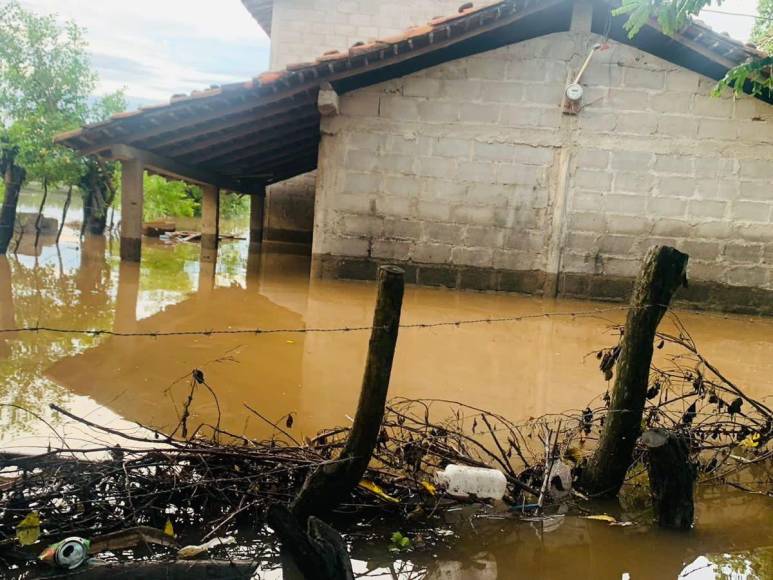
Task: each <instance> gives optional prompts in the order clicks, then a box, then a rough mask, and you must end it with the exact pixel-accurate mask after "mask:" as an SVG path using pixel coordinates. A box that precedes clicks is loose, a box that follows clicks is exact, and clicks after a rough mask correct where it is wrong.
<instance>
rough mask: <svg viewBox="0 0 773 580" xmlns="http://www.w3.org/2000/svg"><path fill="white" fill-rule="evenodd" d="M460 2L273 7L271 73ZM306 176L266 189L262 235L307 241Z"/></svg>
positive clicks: (359, 1) (338, 1)
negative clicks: (265, 220) (266, 205)
mask: <svg viewBox="0 0 773 580" xmlns="http://www.w3.org/2000/svg"><path fill="white" fill-rule="evenodd" d="M461 4H462V0H393V1H391V2H376V1H375V0H282V1H281V2H276V3H275V4H274V13H273V17H272V29H271V69H272V70H279V69H282V68H284V67H285V66H287V65H288V64H291V63H296V62H308V61H313V60H314V59H315V58H317V57H318V56H320V55H321V54H322V53H324V52H326V51H328V50H346V49H348V48H349V47H350V46H352V45H353V44H354V43H356V42H359V41H367V40H369V39H373V38H377V37H378V38H383V37H385V36H390V35H394V34H399V33H400V32H402V31H403V30H404V29H406V28H408V27H409V26H413V25H420V24H424V23H425V22H427V21H428V20H430V19H431V18H433V17H435V16H443V15H448V14H453V13H454V12H455V11H456V10H457V9H458V7H459V6H460V5H461ZM314 180H315V174H314V173H311V174H308V175H305V176H302V177H300V178H296V179H290V180H287V181H285V182H283V183H281V184H277V185H275V186H272V187H270V188H269V190H268V198H267V199H268V211H267V213H266V219H267V223H266V234H265V235H266V237H267V239H270V240H280V241H296V242H304V241H305V242H308V241H310V240H311V231H312V227H313V223H314V219H313V216H314Z"/></svg>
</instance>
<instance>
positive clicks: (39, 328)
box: [0, 306, 631, 338]
mask: <svg viewBox="0 0 773 580" xmlns="http://www.w3.org/2000/svg"><path fill="white" fill-rule="evenodd" d="M630 308H631V307H630V306H611V307H607V308H594V309H590V310H581V311H576V312H545V313H543V314H524V315H520V316H502V317H494V318H473V319H466V320H449V321H440V322H414V323H410V324H401V325H400V328H402V329H411V328H419V329H423V328H441V327H451V326H467V325H472V324H496V323H504V322H520V321H524V320H535V319H540V318H574V317H578V316H596V315H599V314H605V313H609V312H622V311H627V310H630ZM373 329H374V327H373V326H372V325H371V326H343V327H336V328H227V329H208V330H206V329H205V330H170V331H165V330H157V331H145V332H121V331H117V330H107V329H101V328H95V329H80V328H57V327H52V326H43V325H35V326H22V327H18V328H2V329H0V334H13V333H17V332H19V333H21V332H50V333H55V334H83V335H90V336H116V337H153V338H158V337H168V336H217V335H232V334H242V335H243V334H254V335H261V334H322V333H334V332H363V331H367V330H373Z"/></svg>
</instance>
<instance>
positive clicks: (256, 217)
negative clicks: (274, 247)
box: [250, 187, 266, 248]
mask: <svg viewBox="0 0 773 580" xmlns="http://www.w3.org/2000/svg"><path fill="white" fill-rule="evenodd" d="M265 205H266V188H265V187H262V188H260V191H258V192H256V193H254V194H252V195H251V196H250V247H252V248H254V247H256V246H259V245H260V244H262V243H263V218H264V216H265Z"/></svg>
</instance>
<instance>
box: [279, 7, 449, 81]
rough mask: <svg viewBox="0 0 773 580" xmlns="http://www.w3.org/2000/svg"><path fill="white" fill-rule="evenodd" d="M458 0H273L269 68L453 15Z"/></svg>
mask: <svg viewBox="0 0 773 580" xmlns="http://www.w3.org/2000/svg"><path fill="white" fill-rule="evenodd" d="M462 4H463V0H391V1H390V2H378V1H376V0H282V1H281V2H276V3H274V15H273V19H272V25H271V68H272V69H279V68H283V67H285V66H286V65H288V64H290V63H294V62H307V61H309V60H312V61H313V60H314V59H315V58H316V57H318V56H319V55H321V54H322V53H323V52H325V51H328V50H344V49H347V48H349V47H350V46H352V45H353V44H354V43H356V42H360V41H368V40H372V39H376V38H383V37H386V36H392V35H395V34H400V33H401V32H402V31H403V30H405V29H406V28H408V27H409V26H415V25H421V24H425V23H426V22H427V21H429V20H430V19H432V18H434V17H435V16H447V15H449V14H453V13H454V12H455V11H456V10H457V9H458V8H459V6H460V5H462Z"/></svg>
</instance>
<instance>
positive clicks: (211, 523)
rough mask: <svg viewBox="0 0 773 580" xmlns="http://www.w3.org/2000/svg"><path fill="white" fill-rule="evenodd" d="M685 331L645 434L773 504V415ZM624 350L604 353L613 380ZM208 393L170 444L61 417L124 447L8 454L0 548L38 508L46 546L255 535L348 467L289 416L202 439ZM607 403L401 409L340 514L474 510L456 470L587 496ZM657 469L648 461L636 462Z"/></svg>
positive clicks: (652, 393)
mask: <svg viewBox="0 0 773 580" xmlns="http://www.w3.org/2000/svg"><path fill="white" fill-rule="evenodd" d="M676 325H677V329H678V332H677V333H676V334H674V335H670V334H663V333H661V334H659V335H658V338H659V341H660V343H659V344H658V345H657V346H658V348H660V349H666V350H665V351H664V352H667V353H670V354H669V355H668V356H667V357H666V359H667V361H668V362H667V364H666V365H664V366H662V368H661V367H653V368H652V372H651V377H650V387H649V391H648V393H647V398H648V405H647V410H646V413H645V419H644V421H643V425H642V430H643V431H644V430H646V429H650V428H667V429H669V430H677V431H680V432H683V433H684V434H686V435H687V436H688V437H689V441H690V443H691V454H692V457H693V458H694V460H695V461H696V462H697V463H699V471H700V473H701V474H702V475H701V481H702V482H704V483H712V484H715V483H720V482H722V483H729V484H731V485H734V486H737V487H740V488H741V489H744V490H747V491H754V492H757V493H766V494H769V495H770V494H771V490H773V485H772V484H773V479H772V478H771V470H770V469H769V468H770V458H771V455H772V454H773V450H771V445H770V440H771V436H772V435H773V413H771V411H770V409H769V408H768V407H767V406H766V404H765V403H764V402H761V401H756V400H754V399H751V398H749V397H747V396H746V395H745V394H744V393H743V392H742V391H741V390H740V389H739V388H738V387H737V386H736V385H734V384H733V383H732V382H731V381H729V380H728V379H727V378H725V377H724V376H723V375H722V374H721V372H720V371H719V370H717V369H716V368H715V367H713V366H712V365H711V364H710V363H709V362H708V361H707V360H705V359H704V358H703V357H702V356H701V355H700V354H699V352H698V349H697V347H696V346H695V343H694V341H693V339H692V338H691V337H690V335H689V333H687V331H686V329H684V327H683V326H682V325H681V323H680V322H679V321H678V319H677V320H676ZM618 352H619V348H618V347H612V348H609V349H605V350H602V351H598V352H597V353H595V354H596V356H597V357H598V359H599V364H600V368H601V372H602V373H604V375H605V376H606V378H607V380H609V379H610V378H611V377H612V374H613V373H614V372H615V360H616V356H617V353H618ZM198 385H206V383H205V382H204V378H203V375H201V372H200V371H195V372H194V373H193V375H192V377H191V396H190V397H189V398H188V401H187V403H186V406H185V407H184V408H183V412H182V416H181V419H180V425H179V426H178V428H177V429H176V430H175V431H174V433H173V434H172V435H171V436H168V435H165V434H161V433H157V432H153V431H151V430H148V429H146V430H145V431H144V433H145V434H144V435H136V434H126V433H123V432H119V431H114V430H111V429H109V428H106V427H102V426H99V425H94V424H92V423H90V422H89V421H87V420H85V419H82V418H78V417H76V416H74V415H72V414H70V413H68V412H67V411H65V410H63V409H59V408H57V410H58V411H59V412H61V413H64V414H66V415H68V416H69V417H71V418H73V419H75V420H78V421H80V422H82V423H84V424H86V425H88V426H89V427H91V428H93V429H95V430H96V431H99V432H101V433H108V434H110V435H111V436H112V437H114V438H115V439H116V440H119V441H120V442H121V443H120V444H115V445H111V446H105V445H104V444H100V445H95V446H94V447H93V448H91V449H87V450H78V451H77V452H73V451H70V450H69V449H67V448H66V447H63V448H61V449H51V450H50V451H49V452H47V453H45V454H43V455H39V456H35V457H14V456H9V455H0V468H2V470H0V478H2V479H0V552H1V551H2V550H3V547H10V546H11V545H13V544H14V543H15V541H16V527H17V525H18V523H19V521H20V520H21V519H23V518H24V517H25V515H26V514H28V513H30V512H31V511H36V512H38V513H39V514H40V520H41V521H42V539H43V541H46V540H47V539H51V540H53V539H61V538H63V537H66V536H84V537H93V536H94V535H97V534H104V533H109V532H113V531H115V530H119V529H123V528H126V527H128V526H141V525H147V526H153V527H157V528H163V527H164V524H165V522H166V521H167V520H172V521H173V522H174V526H175V528H177V529H178V530H179V529H181V528H186V527H190V528H195V529H196V530H198V531H199V537H201V535H202V534H203V533H204V532H206V535H204V536H203V540H206V539H208V538H210V537H213V536H214V535H216V534H223V533H227V532H228V531H229V530H231V529H233V528H234V527H238V526H239V525H242V524H245V523H248V524H249V526H250V527H252V528H254V527H255V526H256V522H259V521H261V518H262V516H263V514H264V513H265V510H266V509H267V508H268V507H269V506H270V505H271V504H274V503H277V502H279V503H283V504H288V503H290V501H291V500H292V499H293V498H294V497H295V496H296V494H297V492H298V490H299V489H300V487H301V485H302V484H303V482H304V480H305V478H306V477H307V475H308V474H309V472H310V471H311V470H312V469H314V468H317V467H319V466H321V465H324V464H329V463H333V462H336V461H337V457H338V455H339V453H340V452H341V449H342V448H343V445H344V443H345V441H346V438H347V436H348V433H349V428H343V427H342V428H337V429H329V430H325V431H322V432H320V433H319V434H318V435H317V436H316V437H314V438H313V439H306V440H305V441H298V440H297V438H296V437H295V436H294V435H293V433H292V419H291V415H289V416H288V419H287V420H286V421H285V422H283V424H281V425H278V424H274V423H271V424H272V425H273V427H274V429H275V432H274V435H273V436H272V438H271V439H269V440H266V441H253V440H248V439H245V438H243V437H240V436H237V435H233V434H230V433H227V432H225V431H223V430H222V429H220V428H219V427H218V426H217V425H215V426H208V427H205V426H199V428H197V429H195V430H193V431H192V433H191V434H189V429H188V425H187V423H188V421H189V415H188V413H187V408H188V407H189V406H190V401H191V400H192V397H193V394H194V393H195V391H196V388H197V386H198ZM208 388H209V387H208ZM607 407H608V397H600V398H599V399H598V400H597V401H596V403H595V404H592V405H589V406H588V407H587V408H585V409H578V410H574V411H568V412H565V413H561V414H554V415H546V416H544V417H540V418H536V419H530V420H528V421H525V422H522V423H515V422H513V421H511V420H509V419H507V418H506V417H503V416H501V415H499V414H497V413H493V412H490V411H486V410H483V409H478V408H475V407H471V406H469V405H465V404H461V403H458V402H455V401H443V400H408V399H396V400H393V401H391V402H390V403H389V404H388V405H387V409H386V414H385V418H384V421H383V424H382V429H381V433H380V437H379V443H378V445H377V448H376V450H375V452H374V456H373V460H372V461H371V464H370V467H369V468H368V471H367V472H366V474H365V478H364V479H363V481H362V482H361V484H360V486H359V487H357V488H356V489H355V491H354V492H353V493H352V494H351V496H350V498H349V500H348V501H347V502H345V503H344V504H342V505H341V506H340V507H339V511H343V512H347V513H349V514H350V515H351V516H353V517H355V518H359V519H360V521H362V520H363V519H364V517H365V516H372V515H382V514H387V515H389V516H393V517H397V518H406V519H408V520H415V519H423V518H425V517H428V516H430V515H431V514H436V513H438V512H440V511H442V510H444V509H446V508H448V507H450V506H454V505H458V503H459V502H460V501H462V500H459V499H454V498H451V497H448V496H447V495H445V494H444V493H443V490H442V489H439V488H437V487H436V485H435V483H434V481H435V480H434V474H435V473H436V472H437V471H438V470H441V469H443V468H444V467H445V466H446V465H448V464H463V465H470V466H485V467H490V468H496V469H499V470H501V471H502V472H503V473H504V474H505V476H506V478H507V480H508V482H509V493H508V496H507V497H506V498H505V499H506V501H507V502H509V503H510V504H511V505H512V506H513V507H514V509H516V510H518V511H529V510H537V511H539V510H542V509H544V508H548V507H549V506H550V505H551V504H552V505H555V504H557V503H559V502H566V501H577V500H583V499H587V498H585V497H584V496H583V495H582V494H581V493H579V492H577V491H574V490H573V489H572V486H573V484H574V483H575V482H576V481H577V478H578V474H579V473H580V471H581V470H582V467H583V462H584V460H585V458H586V457H587V455H588V453H589V452H590V451H591V450H592V449H593V448H594V446H595V443H596V441H597V440H598V437H599V434H600V432H601V428H602V427H603V423H604V420H605V418H606V417H607ZM254 412H255V411H254ZM255 413H257V412H255ZM261 418H262V419H263V420H266V419H265V418H263V417H262V416H261ZM205 431H207V432H208V433H210V434H209V435H208V436H204V435H203V433H204V432H205ZM646 460H647V458H646V453H645V452H644V451H643V450H640V451H637V456H636V459H635V462H636V463H638V464H639V465H644V464H645V463H646ZM632 471H633V470H632ZM749 474H752V475H751V476H749ZM473 499H474V498H473ZM467 501H469V498H468V500H467Z"/></svg>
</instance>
